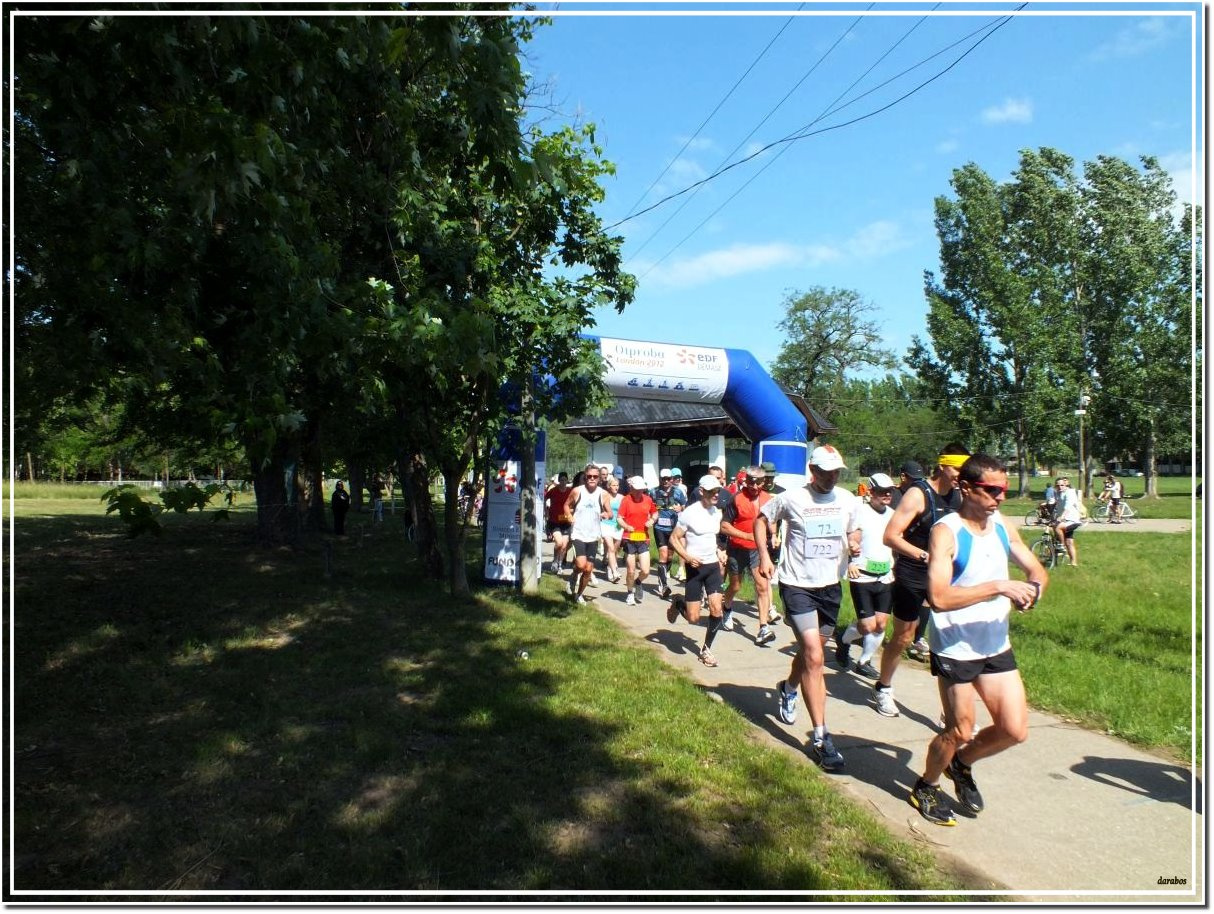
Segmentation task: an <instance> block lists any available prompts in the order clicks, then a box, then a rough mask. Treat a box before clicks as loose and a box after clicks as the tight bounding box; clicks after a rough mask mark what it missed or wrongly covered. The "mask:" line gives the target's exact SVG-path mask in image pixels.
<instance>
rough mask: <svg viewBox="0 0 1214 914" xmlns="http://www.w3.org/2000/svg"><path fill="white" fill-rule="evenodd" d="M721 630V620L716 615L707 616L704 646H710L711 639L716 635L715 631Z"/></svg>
mask: <svg viewBox="0 0 1214 914" xmlns="http://www.w3.org/2000/svg"><path fill="white" fill-rule="evenodd" d="M720 630H721V620H720V619H719V618H717V617H716V616H709V617H708V634H707V635H705V636H704V646H705V647H712V639H713V638H715V637H716V636H717V632H718V631H720Z"/></svg>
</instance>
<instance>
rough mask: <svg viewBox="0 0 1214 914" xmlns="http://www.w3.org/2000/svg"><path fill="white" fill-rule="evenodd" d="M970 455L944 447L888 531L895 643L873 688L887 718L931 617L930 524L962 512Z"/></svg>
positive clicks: (895, 713)
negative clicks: (906, 659)
mask: <svg viewBox="0 0 1214 914" xmlns="http://www.w3.org/2000/svg"><path fill="white" fill-rule="evenodd" d="M969 453H970V452H969V451H968V450H966V449H965V448H964V447H962V446H961V445H959V444H955V443H953V444H948V445H945V447H944V449H943V450H942V451H941V453H940V456H939V457H937V458H936V470H935V472H934V473H932V478H931V479H916V480H913V481H912V482H911V483H910V485H908V486H907V488H906V491H905V492H904V493H903V494H902V500H901V501H899V502H898V508H897V510H895V511H894V516H893V517H891V518H890V521H889V525H888V526H887V527H886V528H885V537H884V542H885V545H887V546H889V547H890V548H891V549H892V550H893V551H894V595H893V610H894V637H893V640H892V641H891V642H890V643H889V644H887V645H885V647H884V649H883V650H882V651H881V677H880V678H879V679H878V680H877V681H876V683H874V685H873V701H874V703H875V704H876V708H877V713H878V714H880V715H882V716H883V717H897V716H898V706H897V704H895V703H894V689H893V681H894V673H895V672H897V670H898V664H899V663H900V662H901V660H902V652H903V651H904V650H906V649H907V648H908V647H909V646H910V645H911V642H912V641H914V640H915V629H916V628H917V627H918V626H919V623H920V615H923V616H926V614H927V612H928V609H927V556H928V538H929V535H930V531H931V528H932V524H934V523H935V522H936V521H937V520H939V519H940V518H941V517H943V516H944V515H945V514H948V513H950V512H952V511H955V510H956V509H957V507H958V504H959V503H958V502H957V501H956V499H955V496H954V495H953V492H954V490H955V489H956V488H957V477H958V475H959V474H960V472H961V465H962V464H963V463H965V461H966V459H967V458H968V457H969Z"/></svg>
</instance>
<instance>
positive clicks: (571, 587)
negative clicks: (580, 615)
mask: <svg viewBox="0 0 1214 914" xmlns="http://www.w3.org/2000/svg"><path fill="white" fill-rule="evenodd" d="M575 580H576V579H575V578H570V579H569V583H568V584H566V585H565V592H566V593H568V594H569V596H571V597H572V596H573V595H574V594H575V593H577V585H576V584H575V583H574V581H575Z"/></svg>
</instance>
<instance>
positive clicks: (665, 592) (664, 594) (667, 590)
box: [662, 587, 674, 600]
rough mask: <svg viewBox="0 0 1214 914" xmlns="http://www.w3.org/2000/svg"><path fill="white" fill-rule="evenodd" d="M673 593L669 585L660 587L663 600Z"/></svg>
mask: <svg viewBox="0 0 1214 914" xmlns="http://www.w3.org/2000/svg"><path fill="white" fill-rule="evenodd" d="M673 594H674V591H673V590H671V589H670V588H669V587H663V588H662V599H663V600H669V599H670V597H671V596H672V595H673Z"/></svg>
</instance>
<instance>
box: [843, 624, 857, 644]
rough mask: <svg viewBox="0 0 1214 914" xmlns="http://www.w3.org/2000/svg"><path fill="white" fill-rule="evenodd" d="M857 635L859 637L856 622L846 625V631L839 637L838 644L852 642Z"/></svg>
mask: <svg viewBox="0 0 1214 914" xmlns="http://www.w3.org/2000/svg"><path fill="white" fill-rule="evenodd" d="M859 637H860V630H859V629H857V628H856V623H855V622H853V623H852V624H851V625H849V626H847V631H845V632H844V633H843V634H842V635H841V636H840V637H839V643H840V644H852V643H854V642H855V640H856V639H857V638H859Z"/></svg>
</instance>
